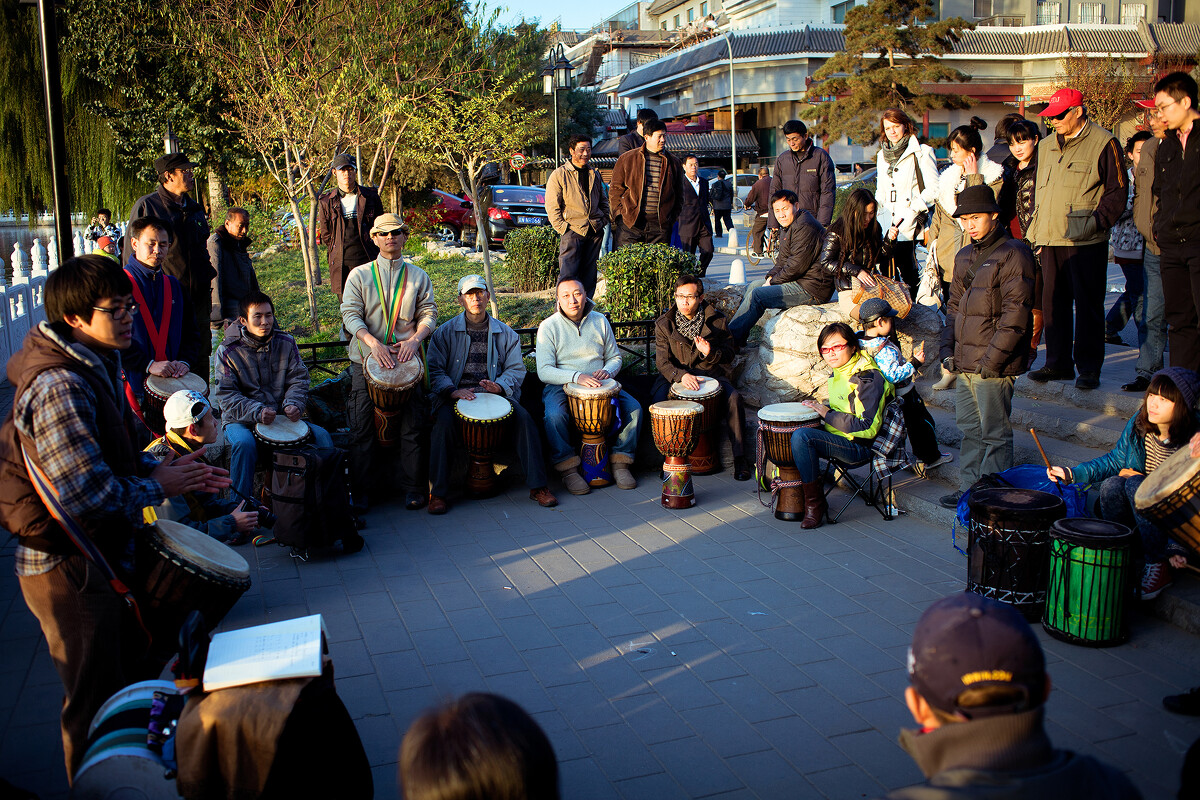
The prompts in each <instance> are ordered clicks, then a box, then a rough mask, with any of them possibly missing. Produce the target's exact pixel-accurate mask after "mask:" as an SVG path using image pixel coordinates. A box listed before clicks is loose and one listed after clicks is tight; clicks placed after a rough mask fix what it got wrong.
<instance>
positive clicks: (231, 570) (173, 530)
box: [150, 519, 250, 580]
mask: <svg viewBox="0 0 1200 800" xmlns="http://www.w3.org/2000/svg"><path fill="white" fill-rule="evenodd" d="M150 535H151V536H152V537H154V539H155V540H157V542H158V543H159V545H160V546H161V549H162V550H164V551H165V552H166V553H168V554H170V555H173V556H176V557H178V558H179V559H180V560H181V561H184V562H186V563H188V564H193V565H195V566H196V567H199V568H201V569H204V570H207V571H208V572H211V573H213V574H215V575H219V576H221V577H224V578H228V579H231V580H246V579H249V577H250V565H249V564H247V563H246V559H244V558H242V557H241V555H240V554H238V552H237V551H236V550H234V549H233V548H232V547H229V546H227V545H224V544H221V543H220V542H218V541H217V540H216V539H214V538H212V537H211V536H209V535H207V534H204V533H201V532H200V531H198V530H194V529H193V528H189V527H188V526H187V525H184V524H183V523H180V522H173V521H171V520H169V519H160V520H159V521H158V522H155V523H154V527H153V528H152V529H151V534H150Z"/></svg>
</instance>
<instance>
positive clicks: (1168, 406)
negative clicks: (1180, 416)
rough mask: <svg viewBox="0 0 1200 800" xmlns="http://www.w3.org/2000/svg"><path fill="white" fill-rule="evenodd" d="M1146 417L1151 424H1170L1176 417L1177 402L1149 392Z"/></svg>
mask: <svg viewBox="0 0 1200 800" xmlns="http://www.w3.org/2000/svg"><path fill="white" fill-rule="evenodd" d="M1146 418H1147V419H1148V420H1150V424H1151V425H1168V424H1170V422H1171V420H1172V419H1174V418H1175V404H1174V403H1172V402H1171V401H1170V400H1168V399H1167V398H1165V397H1163V396H1162V395H1160V394H1148V395H1146Z"/></svg>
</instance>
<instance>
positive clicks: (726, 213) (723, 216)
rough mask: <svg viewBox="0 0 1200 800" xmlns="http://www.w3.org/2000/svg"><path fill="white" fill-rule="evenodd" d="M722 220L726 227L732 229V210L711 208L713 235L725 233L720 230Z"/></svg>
mask: <svg viewBox="0 0 1200 800" xmlns="http://www.w3.org/2000/svg"><path fill="white" fill-rule="evenodd" d="M722 221H724V223H725V227H726V228H729V229H731V230H732V229H733V212H732V210H730V209H728V208H714V209H713V230H714V233H713V235H714V236H724V235H725V234H724V233H722V231H721V222H722Z"/></svg>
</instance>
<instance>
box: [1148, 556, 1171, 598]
mask: <svg viewBox="0 0 1200 800" xmlns="http://www.w3.org/2000/svg"><path fill="white" fill-rule="evenodd" d="M1170 585H1171V568H1170V567H1168V566H1167V563H1166V562H1165V561H1160V562H1158V563H1157V564H1147V565H1146V569H1145V571H1144V572H1142V599H1143V600H1153V599H1154V598H1156V597H1158V596H1159V595H1160V594H1162V590H1163V589H1165V588H1167V587H1168V586H1170Z"/></svg>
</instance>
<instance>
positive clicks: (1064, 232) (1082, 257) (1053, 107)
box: [1026, 89, 1129, 390]
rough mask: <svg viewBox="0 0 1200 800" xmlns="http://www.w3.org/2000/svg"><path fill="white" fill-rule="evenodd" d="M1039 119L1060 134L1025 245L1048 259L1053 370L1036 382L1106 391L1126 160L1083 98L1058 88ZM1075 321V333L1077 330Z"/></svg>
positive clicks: (1045, 155) (1046, 311) (1049, 149)
mask: <svg viewBox="0 0 1200 800" xmlns="http://www.w3.org/2000/svg"><path fill="white" fill-rule="evenodd" d="M1040 116H1042V117H1045V118H1047V121H1048V124H1049V125H1050V126H1051V127H1052V128H1053V129H1054V135H1053V136H1047V137H1046V138H1044V139H1042V140H1041V142H1039V143H1038V154H1037V184H1036V187H1035V189H1034V196H1035V197H1036V198H1037V205H1036V207H1035V208H1034V211H1033V220H1032V221H1031V222H1030V225H1029V231H1028V233H1027V234H1026V238H1027V239H1028V240H1029V241H1030V242H1032V243H1033V246H1034V249H1035V251H1036V253H1037V255H1038V257H1039V258H1040V260H1041V264H1042V276H1043V292H1042V314H1043V319H1044V320H1045V331H1046V363H1045V365H1044V366H1043V367H1042V368H1041V369H1039V370H1035V371H1033V372H1031V373H1029V377H1030V378H1031V379H1032V380H1035V381H1038V382H1039V383H1045V382H1046V381H1052V380H1066V381H1069V380H1071V379H1072V378H1074V377H1075V372H1076V369H1078V371H1079V377H1078V379H1077V380H1076V381H1075V387H1076V388H1077V389H1085V390H1090V389H1096V388H1098V387H1099V386H1100V367H1101V366H1102V365H1103V363H1104V293H1105V286H1106V283H1107V281H1106V278H1107V275H1108V231H1109V229H1110V228H1111V227H1112V226H1113V225H1114V224H1115V223H1116V221H1117V219H1118V218H1120V216H1121V214H1123V213H1124V212H1125V204H1126V201H1127V200H1128V198H1129V181H1128V178H1127V176H1126V174H1125V155H1124V153H1123V152H1122V150H1121V145H1120V144H1118V143H1117V140H1116V139H1114V138H1113V136H1112V134H1111V133H1109V132H1108V131H1106V130H1104V129H1103V128H1101V127H1100V126H1099V125H1097V124H1096V123H1094V122H1092V121H1091V120H1089V119H1088V118H1087V109H1086V108H1085V107H1084V105H1083V95H1082V94H1080V93H1079V92H1078V91H1076V90H1075V89H1059V90H1058V91H1057V92H1055V93H1054V95H1053V97H1051V98H1050V105H1048V106H1047V107H1046V109H1045V110H1044V111H1042V112H1041V114H1040ZM1072 315H1073V316H1074V326H1073V328H1074V329H1073V330H1072V324H1071V322H1072Z"/></svg>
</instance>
